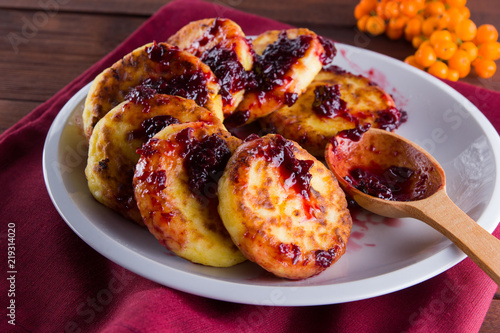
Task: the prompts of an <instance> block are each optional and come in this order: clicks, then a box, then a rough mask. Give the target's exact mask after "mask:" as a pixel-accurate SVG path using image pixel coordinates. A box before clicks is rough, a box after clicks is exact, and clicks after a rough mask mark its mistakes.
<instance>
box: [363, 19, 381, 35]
mask: <svg viewBox="0 0 500 333" xmlns="http://www.w3.org/2000/svg"><path fill="white" fill-rule="evenodd" d="M366 31H367V32H368V33H370V34H371V35H373V36H378V35H380V34H383V33H384V32H385V22H384V20H383V19H382V18H381V17H379V16H370V17H369V18H368V20H367V21H366Z"/></svg>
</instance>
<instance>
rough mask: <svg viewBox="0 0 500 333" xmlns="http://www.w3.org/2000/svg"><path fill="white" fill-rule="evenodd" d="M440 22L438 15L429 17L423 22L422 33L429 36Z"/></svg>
mask: <svg viewBox="0 0 500 333" xmlns="http://www.w3.org/2000/svg"><path fill="white" fill-rule="evenodd" d="M438 23H439V18H438V17H434V16H433V17H429V18H427V19H425V20H424V22H422V34H423V35H424V36H426V37H429V36H430V35H431V34H432V33H433V32H434V31H436V28H437V26H438Z"/></svg>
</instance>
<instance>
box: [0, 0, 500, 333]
mask: <svg viewBox="0 0 500 333" xmlns="http://www.w3.org/2000/svg"><path fill="white" fill-rule="evenodd" d="M217 16H219V17H227V18H230V19H232V20H234V21H236V22H237V23H238V24H239V25H240V26H241V27H242V28H243V30H244V31H245V32H246V33H247V34H249V35H250V34H258V33H261V32H262V31H264V30H268V29H279V28H284V27H286V26H285V25H284V24H281V23H278V22H274V21H271V20H268V19H264V18H261V17H257V16H254V15H249V14H246V13H242V12H238V11H236V10H233V9H230V8H226V7H222V6H219V5H215V4H212V3H204V2H201V1H197V0H189V1H186V0H184V1H174V2H172V3H170V4H168V5H166V6H165V7H163V8H162V9H161V10H160V11H159V12H158V13H157V14H155V15H154V16H153V17H151V18H150V19H149V20H148V21H147V22H146V23H145V24H144V25H143V26H142V27H140V28H139V29H138V30H137V31H136V32H135V33H134V34H133V35H131V36H130V37H129V38H128V39H127V40H126V41H125V42H124V43H122V44H121V45H120V46H119V47H118V48H117V49H116V50H115V51H113V52H112V53H111V54H109V55H108V56H107V57H105V58H104V59H102V60H101V61H99V62H98V63H97V64H95V65H94V66H92V67H91V68H90V69H89V70H87V71H86V72H85V73H84V74H83V75H81V76H80V77H78V78H77V79H76V80H74V81H73V82H72V83H70V84H69V85H68V86H67V87H65V88H64V89H63V90H62V91H60V92H59V93H57V94H56V95H55V96H54V97H52V98H51V99H50V100H48V101H47V102H46V103H44V104H43V105H41V106H40V107H38V108H36V109H35V110H34V111H33V112H32V113H30V114H29V115H28V116H26V117H25V118H24V119H22V120H21V121H20V122H19V123H17V124H16V125H14V126H13V127H12V128H10V129H9V130H7V131H6V132H5V133H4V134H3V135H2V136H0V156H1V158H0V159H1V160H0V165H1V168H0V170H1V172H0V184H1V186H2V191H1V193H2V194H1V200H0V212H1V213H0V214H1V217H2V218H1V220H2V222H3V223H2V226H1V228H2V229H1V233H0V237H1V251H0V253H1V254H2V256H3V257H2V260H1V262H2V264H1V265H2V273H3V276H4V277H3V278H2V279H1V282H0V286H1V288H0V292H1V294H2V297H1V299H2V301H1V302H0V303H1V307H2V309H3V310H2V313H3V314H2V316H1V319H0V331H1V332H9V331H16V332H18V331H31V332H61V331H67V332H89V331H90V332H93V331H99V332H168V331H171V332H193V331H198V330H200V331H204V332H219V331H244V332H250V331H259V332H293V331H312V330H315V331H318V330H321V331H332V332H336V331H342V332H398V331H399V332H401V331H408V332H445V331H446V332H448V331H449V332H474V331H478V330H479V328H480V326H481V324H482V322H483V320H484V317H485V315H486V312H487V310H488V307H489V305H490V302H491V300H492V297H493V294H494V292H495V290H496V285H495V284H494V283H493V282H492V281H491V280H490V279H489V278H488V277H487V276H486V275H485V274H484V273H483V272H482V271H481V270H480V269H479V268H478V267H477V266H476V265H475V264H473V263H472V261H470V260H469V259H466V260H464V261H463V262H461V263H460V264H458V265H456V266H455V267H454V268H452V269H450V270H448V271H446V272H445V273H442V274H440V275H439V276H436V277H434V278H432V279H430V280H428V281H426V282H423V283H420V284H418V285H416V286H413V287H410V288H407V289H405V290H401V291H398V292H394V293H391V294H388V295H385V296H380V297H375V298H371V299H367V300H362V301H356V302H351V303H345V304H336V305H328V306H311V307H260V306H251V305H242V304H233V303H228V302H223V301H217V300H212V299H207V298H203V297H199V296H194V295H190V294H187V293H184V292H180V291H177V290H173V289H170V288H167V287H164V286H161V285H159V284H157V283H155V282H152V281H149V280H146V279H144V278H142V277H140V276H138V275H136V274H134V273H131V272H130V271H128V270H126V269H124V268H122V267H120V266H118V265H116V264H114V263H113V262H111V261H109V260H107V259H106V258H104V257H103V256H102V255H100V254H98V253H97V252H95V251H94V250H93V249H91V248H90V247H89V246H88V245H87V244H85V243H84V242H83V241H82V240H81V239H80V238H79V237H78V236H77V235H76V234H75V233H74V232H73V231H72V230H71V229H70V228H69V227H68V226H67V225H66V223H65V222H64V221H63V220H62V219H61V217H60V216H59V214H58V213H57V211H56V210H55V208H54V206H53V204H52V202H51V200H50V198H49V195H48V194H47V190H46V188H45V184H44V180H43V174H42V163H41V160H42V149H43V143H44V139H45V136H46V134H47V131H48V129H49V127H50V125H51V123H52V121H53V119H54V117H55V116H56V114H57V113H58V112H59V110H60V109H61V108H62V106H63V105H64V104H65V103H66V102H67V101H68V99H69V98H70V97H71V96H72V95H73V94H74V93H76V92H77V91H78V90H79V89H80V88H81V87H83V86H84V85H85V84H86V83H88V82H90V81H91V80H92V79H93V78H94V77H95V76H96V75H97V74H98V73H99V72H101V71H102V70H103V69H104V68H106V67H108V66H110V65H111V64H112V63H114V62H115V61H116V60H117V59H119V58H120V57H121V56H123V55H124V54H126V53H128V52H130V51H131V50H133V49H134V48H136V47H138V46H140V45H143V44H145V43H147V42H150V41H152V40H158V41H161V40H165V39H166V38H167V37H168V36H170V35H171V34H172V33H174V32H175V31H177V30H178V29H179V28H181V27H182V26H183V25H184V24H186V23H188V22H190V21H193V20H197V19H201V18H207V17H217ZM450 85H451V86H453V87H454V88H455V89H456V90H458V91H459V92H461V93H462V94H463V95H465V96H466V97H467V98H469V99H470V100H471V101H472V102H473V103H474V104H475V105H476V106H477V107H478V108H479V109H480V110H481V111H483V112H484V114H485V115H486V116H487V117H488V118H489V119H490V121H491V122H492V123H493V124H494V125H495V126H496V128H497V130H498V129H499V127H500V114H499V113H496V112H495V107H496V106H499V105H500V94H498V93H496V92H492V91H487V90H484V89H481V88H477V87H473V86H470V85H467V84H463V83H450ZM9 223H10V226H12V225H13V224H15V251H16V252H15V256H16V257H15V260H16V261H15V269H16V271H17V274H15V284H11V283H10V282H12V281H10V280H8V279H7V278H9V275H8V274H7V273H6V272H7V271H9V268H8V267H6V264H7V258H6V256H7V255H6V254H7V250H8V249H7V245H8V243H9V242H8V237H10V236H8V230H7V227H8V226H9ZM497 234H498V230H497ZM5 275H7V276H5ZM12 287H13V288H14V290H12ZM9 290H10V291H9ZM8 292H13V293H14V294H15V295H14V297H12V295H9V297H8V299H6V294H7V293H8ZM11 299H14V300H15V323H16V326H15V327H14V326H12V325H10V324H8V320H10V318H9V317H8V316H7V317H6V316H5V311H6V310H5V309H6V308H7V307H9V306H10V307H12V306H11V305H10V303H9V301H10V300H11ZM10 312H11V310H10V309H7V314H9V313H10Z"/></svg>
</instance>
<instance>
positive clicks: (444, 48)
mask: <svg viewBox="0 0 500 333" xmlns="http://www.w3.org/2000/svg"><path fill="white" fill-rule="evenodd" d="M433 46H434V51H435V52H436V56H437V57H438V58H440V59H443V60H448V59H450V58H451V57H452V56H453V55H454V54H455V52H456V51H457V44H455V43H453V42H452V41H449V40H444V41H441V42H439V43H437V44H434V45H433Z"/></svg>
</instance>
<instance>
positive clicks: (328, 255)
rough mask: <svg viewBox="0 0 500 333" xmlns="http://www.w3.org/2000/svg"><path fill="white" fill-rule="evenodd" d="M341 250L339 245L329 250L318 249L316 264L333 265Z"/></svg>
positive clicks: (322, 265)
mask: <svg viewBox="0 0 500 333" xmlns="http://www.w3.org/2000/svg"><path fill="white" fill-rule="evenodd" d="M339 250H340V247H339V246H338V245H335V247H333V248H331V249H329V250H328V251H325V250H319V251H316V253H315V256H316V265H318V266H320V267H324V268H328V267H330V266H331V265H332V263H333V262H334V261H335V260H336V259H337V254H338V252H339Z"/></svg>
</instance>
